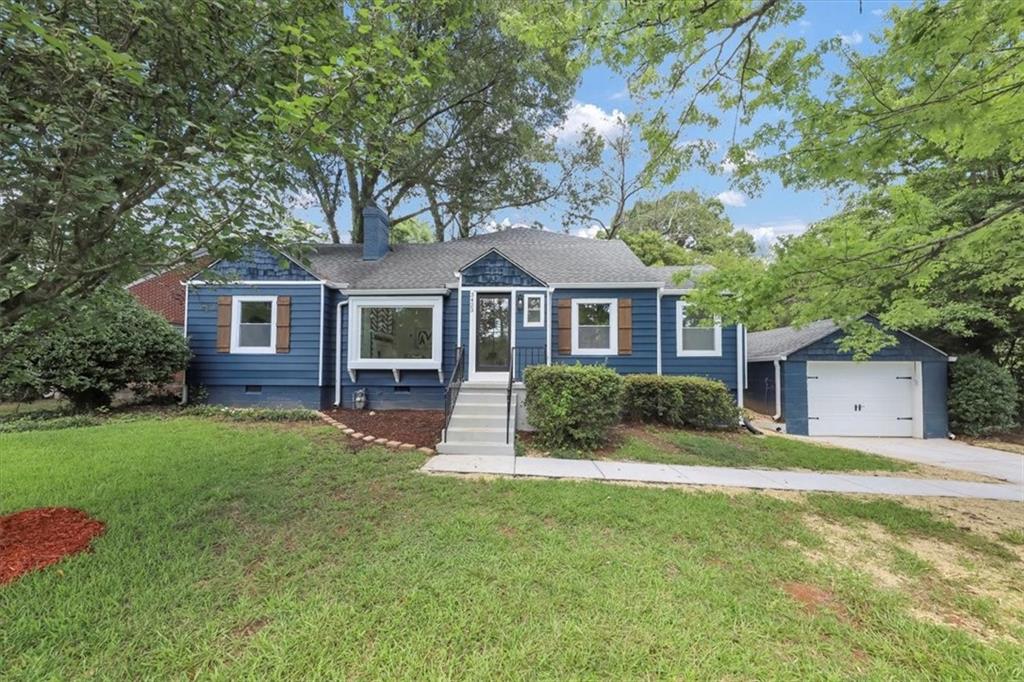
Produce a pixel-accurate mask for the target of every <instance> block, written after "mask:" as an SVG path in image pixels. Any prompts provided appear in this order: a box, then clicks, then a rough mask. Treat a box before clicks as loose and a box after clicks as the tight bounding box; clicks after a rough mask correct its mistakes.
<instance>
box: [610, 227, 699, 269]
mask: <svg viewBox="0 0 1024 682" xmlns="http://www.w3.org/2000/svg"><path fill="white" fill-rule="evenodd" d="M619 239H621V240H622V241H624V242H626V245H627V246H629V248H630V250H631V251H632V252H633V253H634V254H635V255H636V257H637V258H639V259H640V260H642V261H643V263H644V265H655V266H660V265H689V264H691V263H693V261H694V257H693V254H691V253H690V252H689V251H687V250H686V249H684V248H683V247H681V246H679V245H678V244H675V243H673V242H670V241H669V240H668V239H666V238H665V237H664V236H662V234H661V233H660V232H656V231H654V230H641V231H638V232H633V231H625V230H623V231H621V232H619Z"/></svg>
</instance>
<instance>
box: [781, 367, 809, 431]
mask: <svg viewBox="0 0 1024 682" xmlns="http://www.w3.org/2000/svg"><path fill="white" fill-rule="evenodd" d="M782 414H783V416H784V417H785V421H786V433H792V434H795V435H797V436H806V435H807V363H806V362H804V361H802V360H787V361H786V362H783V363H782Z"/></svg>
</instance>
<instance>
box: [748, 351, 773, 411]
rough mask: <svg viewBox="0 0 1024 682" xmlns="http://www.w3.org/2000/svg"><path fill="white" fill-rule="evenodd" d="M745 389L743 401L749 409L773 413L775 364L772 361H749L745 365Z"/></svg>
mask: <svg viewBox="0 0 1024 682" xmlns="http://www.w3.org/2000/svg"><path fill="white" fill-rule="evenodd" d="M747 374H748V377H749V378H748V382H747V389H746V391H744V393H743V402H744V404H745V405H746V406H747V407H749V408H750V409H752V410H754V411H755V412H760V413H761V414H767V415H773V414H775V364H774V363H772V362H751V363H749V364H748V365H747Z"/></svg>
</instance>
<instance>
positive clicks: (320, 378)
mask: <svg viewBox="0 0 1024 682" xmlns="http://www.w3.org/2000/svg"><path fill="white" fill-rule="evenodd" d="M326 293H327V286H326V285H325V284H321V285H320V337H319V339H318V340H317V355H319V356H320V362H318V363H317V365H318V366H317V376H316V381H317V384H316V385H317V386H321V387H322V386H323V385H324V296H325V295H326ZM321 390H322V389H321ZM320 399H321V400H323V397H321V398H320Z"/></svg>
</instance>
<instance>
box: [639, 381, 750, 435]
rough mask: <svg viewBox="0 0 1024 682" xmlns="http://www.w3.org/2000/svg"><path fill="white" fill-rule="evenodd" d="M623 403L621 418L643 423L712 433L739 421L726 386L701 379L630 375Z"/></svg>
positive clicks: (736, 410)
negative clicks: (687, 427)
mask: <svg viewBox="0 0 1024 682" xmlns="http://www.w3.org/2000/svg"><path fill="white" fill-rule="evenodd" d="M622 402H623V407H622V412H623V416H624V417H626V418H627V419H633V420H636V421H642V422H656V423H659V424H667V425H669V426H675V427H681V426H692V427H694V428H698V429H711V428H722V427H733V426H735V425H736V424H737V422H738V420H739V409H738V408H737V407H736V402H735V400H734V399H733V397H732V394H731V393H730V392H729V389H728V388H726V386H725V384H723V383H722V382H720V381H713V380H711V379H703V378H701V377H667V376H658V375H656V374H631V375H629V376H627V377H626V378H625V390H624V394H623V400H622Z"/></svg>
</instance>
